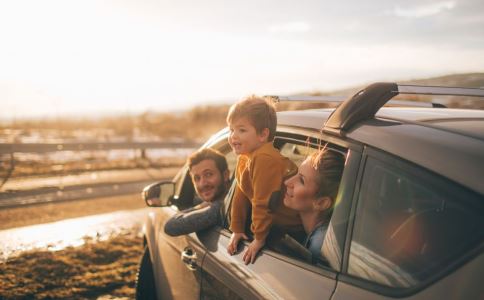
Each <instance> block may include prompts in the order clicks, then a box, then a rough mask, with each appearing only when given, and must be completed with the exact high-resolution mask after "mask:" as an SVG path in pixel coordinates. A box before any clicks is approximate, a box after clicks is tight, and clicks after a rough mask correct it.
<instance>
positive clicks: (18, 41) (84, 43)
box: [0, 0, 484, 120]
mask: <svg viewBox="0 0 484 300" xmlns="http://www.w3.org/2000/svg"><path fill="white" fill-rule="evenodd" d="M483 71H484V1H482V0H462V1H457V0H455V1H454V0H450V1H447V0H443V1H441V0H435V1H433V0H395V1H388V0H367V1H356V0H355V1H344V0H341V1H324V0H315V1H312V0H308V1H296V0H294V1H293V0H265V1H264V0H245V1H221V0H204V1H195V0H193V1H187V0H176V1H164V0H158V1H155V0H112V1H110V0H103V1H102V0H82V1H80V0H79V1H69V0H42V1H38V0H15V1H12V0H0V104H1V109H0V119H4V120H12V119H16V118H25V117H36V118H48V117H63V116H73V115H78V116H95V115H99V114H109V113H115V114H119V113H128V114H136V113H140V112H146V111H156V112H169V111H179V110H183V109H188V108H190V107H192V106H194V105H207V104H213V103H221V102H223V101H232V102H233V101H236V100H237V99H240V98H241V97H243V96H246V95H249V94H260V95H265V94H271V95H272V94H277V95H288V94H297V93H303V92H313V91H331V90H337V89H341V88H345V87H350V86H354V85H361V84H365V83H371V82H373V81H394V80H406V79H416V78H426V77H432V76H440V75H446V74H453V73H466V72H483Z"/></svg>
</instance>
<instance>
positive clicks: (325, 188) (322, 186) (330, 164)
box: [309, 148, 345, 204]
mask: <svg viewBox="0 0 484 300" xmlns="http://www.w3.org/2000/svg"><path fill="white" fill-rule="evenodd" d="M309 158H310V163H311V166H312V167H313V168H314V169H315V170H316V171H317V173H318V175H317V178H316V184H317V185H318V187H319V188H318V191H317V192H316V196H317V197H326V196H328V197H331V199H332V200H333V204H334V202H335V201H336V195H337V194H338V188H339V183H340V181H341V175H342V174H343V169H344V165H345V156H344V155H343V154H341V153H339V152H336V151H334V150H329V149H327V148H323V149H321V150H320V151H318V152H315V153H313V154H312V155H311V156H310V157H309Z"/></svg>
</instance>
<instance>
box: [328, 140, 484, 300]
mask: <svg viewBox="0 0 484 300" xmlns="http://www.w3.org/2000/svg"><path fill="white" fill-rule="evenodd" d="M365 154H366V155H364V159H365V161H364V170H363V171H362V172H361V175H362V177H361V178H362V179H361V185H360V188H359V191H357V193H355V197H354V200H355V204H356V205H355V209H354V212H353V213H352V214H353V216H354V220H355V221H354V226H353V228H352V233H351V240H350V243H348V245H347V251H346V252H345V253H346V257H345V258H344V261H345V262H344V263H343V271H342V274H341V275H340V276H339V277H338V284H337V288H336V290H335V293H334V296H333V299H334V300H339V299H389V298H392V297H398V298H405V299H481V298H482V296H483V295H484V288H483V287H482V280H481V278H482V276H483V270H484V269H483V268H482V266H483V263H484V254H483V253H482V241H483V238H484V231H483V230H482V229H483V228H484V219H483V218H482V216H483V215H484V202H483V201H482V200H483V199H482V196H480V195H479V194H476V193H475V192H473V191H470V190H467V189H466V188H463V187H462V186H460V185H458V184H456V183H455V182H451V181H449V180H447V179H446V178H443V177H441V176H439V175H438V174H435V173H432V172H429V171H427V170H425V169H423V168H420V167H419V166H417V165H414V164H412V163H410V162H406V161H402V160H401V159H400V158H398V157H393V156H391V155H389V154H387V153H382V152H380V151H377V150H373V149H367V150H366V151H365Z"/></svg>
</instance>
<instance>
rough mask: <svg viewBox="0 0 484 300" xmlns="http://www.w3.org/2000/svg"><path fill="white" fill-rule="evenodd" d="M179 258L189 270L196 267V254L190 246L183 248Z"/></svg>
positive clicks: (193, 269)
mask: <svg viewBox="0 0 484 300" xmlns="http://www.w3.org/2000/svg"><path fill="white" fill-rule="evenodd" d="M181 260H182V261H183V263H184V264H185V265H186V266H187V268H188V269H189V270H191V271H195V270H196V269H197V254H196V253H195V252H194V251H193V250H192V249H190V248H185V249H184V250H183V251H182V253H181Z"/></svg>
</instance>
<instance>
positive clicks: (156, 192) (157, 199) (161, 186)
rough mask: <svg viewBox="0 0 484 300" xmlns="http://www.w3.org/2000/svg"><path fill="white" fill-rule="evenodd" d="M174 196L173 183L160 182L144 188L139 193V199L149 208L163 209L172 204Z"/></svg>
mask: <svg viewBox="0 0 484 300" xmlns="http://www.w3.org/2000/svg"><path fill="white" fill-rule="evenodd" d="M174 195H175V183H174V182H172V181H160V182H155V183H152V184H150V185H148V186H146V187H145V188H144V189H143V192H141V198H143V200H144V201H145V203H146V205H148V206H151V207H163V206H169V205H171V204H172V201H173V198H174Z"/></svg>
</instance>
